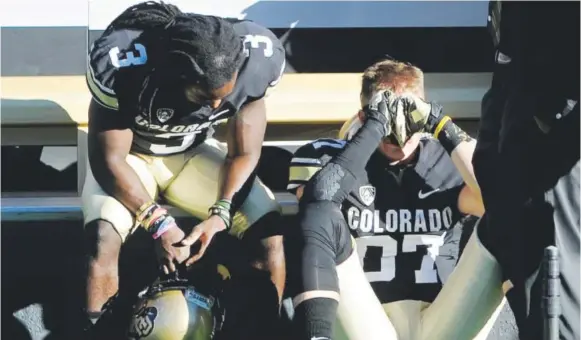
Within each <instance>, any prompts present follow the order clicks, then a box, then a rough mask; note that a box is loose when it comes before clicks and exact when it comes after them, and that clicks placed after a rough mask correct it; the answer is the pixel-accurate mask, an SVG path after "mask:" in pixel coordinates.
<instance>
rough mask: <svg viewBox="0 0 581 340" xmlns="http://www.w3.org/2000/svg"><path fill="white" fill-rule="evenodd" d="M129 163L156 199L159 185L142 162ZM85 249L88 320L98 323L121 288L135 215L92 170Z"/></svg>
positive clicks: (85, 199)
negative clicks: (122, 258)
mask: <svg viewBox="0 0 581 340" xmlns="http://www.w3.org/2000/svg"><path fill="white" fill-rule="evenodd" d="M127 163H128V164H129V165H130V166H131V167H132V168H133V169H134V170H135V172H136V173H137V175H138V176H139V178H140V179H141V182H142V183H143V184H144V186H145V188H146V189H147V191H148V192H149V194H150V195H151V197H156V195H157V184H156V182H155V179H154V177H153V176H152V175H151V174H150V172H149V169H148V167H147V164H146V162H145V161H143V160H142V159H140V158H138V157H136V156H134V155H129V156H128V157H127ZM82 202H83V215H84V225H85V249H86V252H87V254H86V261H87V262H86V266H87V267H86V270H87V273H86V275H87V277H86V302H85V308H86V310H87V312H88V314H89V318H90V319H93V320H92V321H93V322H95V321H96V320H97V319H98V317H99V316H100V315H101V312H102V307H103V305H104V304H105V302H107V300H108V299H109V298H110V297H111V296H113V295H114V294H115V293H116V292H117V290H118V288H119V275H118V262H119V253H120V250H121V245H122V244H123V242H124V241H125V239H126V238H127V237H128V236H129V234H130V233H131V232H132V231H133V230H134V227H135V222H134V218H133V215H132V214H131V213H130V212H129V211H128V210H127V209H126V208H125V207H124V206H123V205H122V204H121V203H120V202H119V201H117V200H116V199H114V198H113V197H111V196H109V195H108V194H106V193H105V192H104V191H103V189H102V188H101V187H100V186H99V184H98V183H97V181H96V180H95V178H94V177H93V173H92V171H91V167H90V166H87V174H86V178H85V183H84V186H83V192H82Z"/></svg>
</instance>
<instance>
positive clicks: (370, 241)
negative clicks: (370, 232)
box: [356, 235, 444, 283]
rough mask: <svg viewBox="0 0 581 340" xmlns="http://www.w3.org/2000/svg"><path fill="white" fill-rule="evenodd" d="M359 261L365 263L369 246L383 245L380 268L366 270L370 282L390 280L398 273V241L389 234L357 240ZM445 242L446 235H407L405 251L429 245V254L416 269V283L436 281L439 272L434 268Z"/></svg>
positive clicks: (403, 249) (403, 245) (409, 251)
mask: <svg viewBox="0 0 581 340" xmlns="http://www.w3.org/2000/svg"><path fill="white" fill-rule="evenodd" d="M356 242H357V252H358V253H359V261H360V263H363V259H364V258H365V254H366V253H367V248H368V247H381V249H382V252H381V261H380V270H379V271H375V272H366V273H365V275H366V276H367V280H368V281H369V282H378V281H382V282H389V281H391V280H393V278H394V277H395V274H396V271H395V270H396V268H395V257H396V255H397V241H396V240H394V239H393V238H392V237H391V236H389V235H377V236H364V237H360V238H358V239H357V240H356ZM443 244H444V235H405V236H404V238H403V243H402V252H403V253H413V252H416V251H417V247H418V246H420V245H423V246H428V247H427V251H428V254H426V255H424V257H423V258H422V264H421V266H420V268H419V269H417V270H415V276H416V283H436V282H438V273H437V271H436V269H435V268H434V266H435V264H436V256H438V255H439V253H440V247H441V246H442V245H443Z"/></svg>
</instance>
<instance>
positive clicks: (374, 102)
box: [363, 91, 394, 136]
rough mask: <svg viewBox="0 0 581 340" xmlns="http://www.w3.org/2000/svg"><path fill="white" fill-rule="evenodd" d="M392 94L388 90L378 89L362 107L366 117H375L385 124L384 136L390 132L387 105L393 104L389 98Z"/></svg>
mask: <svg viewBox="0 0 581 340" xmlns="http://www.w3.org/2000/svg"><path fill="white" fill-rule="evenodd" d="M393 97H394V95H393V94H392V93H391V92H390V91H379V92H377V93H375V94H374V95H373V96H372V97H371V98H370V99H369V103H368V104H367V105H366V106H365V107H364V108H363V112H364V113H365V116H366V117H367V118H371V119H376V120H378V121H380V122H382V123H383V124H384V126H385V136H388V135H390V134H391V117H392V115H391V112H392V111H394V109H390V108H389V107H388V106H389V105H394V101H393V100H391V98H393Z"/></svg>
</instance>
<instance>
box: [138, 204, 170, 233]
mask: <svg viewBox="0 0 581 340" xmlns="http://www.w3.org/2000/svg"><path fill="white" fill-rule="evenodd" d="M165 215H167V210H165V209H164V208H162V207H157V208H156V209H153V210H152V211H151V213H150V214H149V215H148V216H147V218H146V219H145V220H143V221H141V225H142V226H143V228H144V229H145V230H147V231H150V229H151V226H152V225H153V224H154V223H155V221H157V220H158V219H159V218H161V217H163V216H165Z"/></svg>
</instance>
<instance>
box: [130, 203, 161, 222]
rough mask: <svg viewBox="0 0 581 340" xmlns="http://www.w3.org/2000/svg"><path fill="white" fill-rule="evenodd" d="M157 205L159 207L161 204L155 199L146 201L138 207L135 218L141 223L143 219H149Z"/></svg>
mask: <svg viewBox="0 0 581 340" xmlns="http://www.w3.org/2000/svg"><path fill="white" fill-rule="evenodd" d="M157 207H159V205H157V203H155V202H153V201H151V202H147V203H144V204H143V205H142V206H141V207H139V209H137V212H136V213H135V220H136V221H137V222H139V223H141V222H142V221H143V220H145V219H147V218H148V217H149V215H150V214H151V213H152V212H153V211H154V210H155V208H157Z"/></svg>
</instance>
